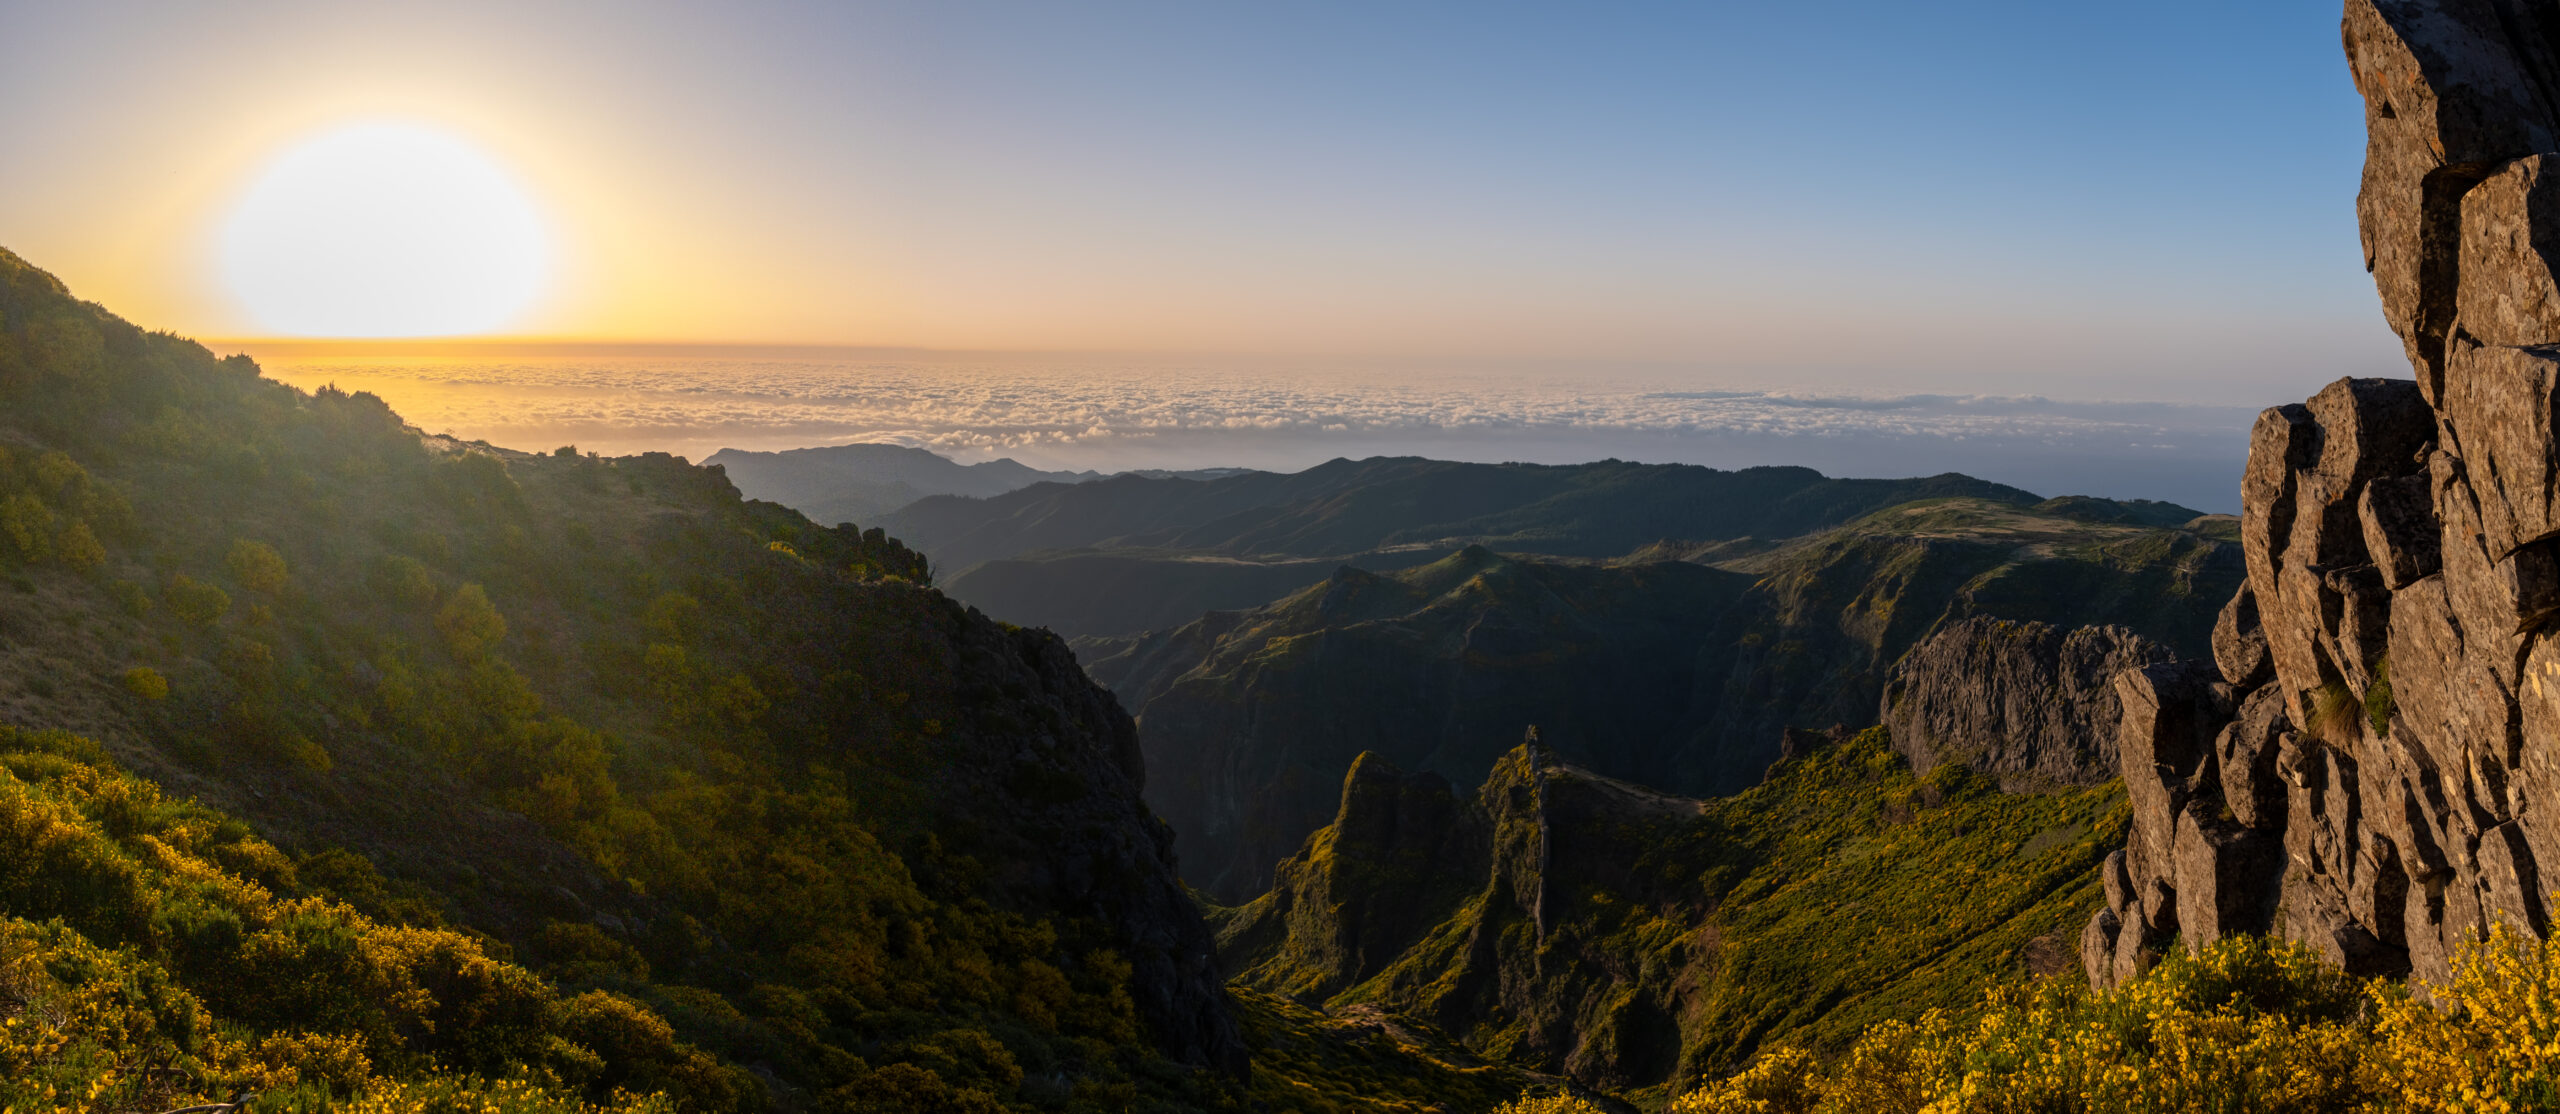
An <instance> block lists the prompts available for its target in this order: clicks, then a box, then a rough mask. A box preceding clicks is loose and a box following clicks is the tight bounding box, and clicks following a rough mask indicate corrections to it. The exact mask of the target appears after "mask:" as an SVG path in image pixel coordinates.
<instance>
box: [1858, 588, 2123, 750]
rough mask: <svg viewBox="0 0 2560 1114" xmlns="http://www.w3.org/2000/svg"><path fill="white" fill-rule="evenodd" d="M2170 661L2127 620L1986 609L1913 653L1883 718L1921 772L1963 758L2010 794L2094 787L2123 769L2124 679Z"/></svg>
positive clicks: (1890, 691)
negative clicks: (2070, 621)
mask: <svg viewBox="0 0 2560 1114" xmlns="http://www.w3.org/2000/svg"><path fill="white" fill-rule="evenodd" d="M2169 657H2170V655H2169V651H2168V649H2167V648H2166V647H2164V646H2161V645H2159V644H2157V643H2154V642H2152V641H2151V640H2149V639H2146V638H2144V637H2142V636H2141V635H2138V634H2135V633H2133V632H2132V631H2129V630H2126V629H2125V628H2123V627H2081V628H2079V629H2077V630H2071V631H2065V630H2063V629H2061V628H2059V627H2055V626H2053V625H2051V624H2049V623H2037V622H2012V621H2009V620H2006V619H1994V618H1989V617H1982V616H1977V617H1975V618H1971V619H1966V620H1964V621H1962V622H1959V623H1954V624H1950V625H1948V626H1946V627H1944V628H1942V629H1940V630H1939V631H1938V633H1936V634H1934V635H1931V636H1929V637H1928V638H1927V639H1925V640H1923V641H1922V642H1921V643H1920V644H1919V645H1917V646H1914V647H1912V648H1911V652H1910V653H1908V654H1906V655H1904V656H1903V658H1902V660H1901V661H1900V662H1899V663H1897V664H1896V665H1895V666H1894V671H1893V680H1892V682H1891V683H1890V684H1889V685H1888V686H1887V687H1886V689H1885V696H1884V707H1883V712H1882V715H1881V716H1880V717H1879V718H1880V719H1881V721H1882V722H1883V723H1884V725H1885V727H1886V728H1887V729H1889V730H1890V731H1892V733H1893V748H1894V749H1895V750H1897V751H1900V752H1901V753H1902V756H1903V757H1904V758H1905V759H1908V760H1909V761H1910V763H1911V768H1912V769H1913V770H1914V771H1917V772H1920V773H1927V772H1928V771H1930V770H1931V769H1933V768H1935V767H1936V766H1937V765H1938V764H1939V763H1941V762H1962V763H1964V764H1966V765H1968V766H1971V767H1973V768H1974V769H1976V770H1979V771H1981V772H1983V773H1985V774H1989V775H1991V776H1992V777H1994V778H1997V779H1998V780H1999V782H2000V785H2001V788H2003V789H2008V790H2012V791H2016V790H2020V789H2028V788H2037V787H2043V786H2051V785H2096V784H2098V783H2099V782H2102V781H2105V780H2107V779H2108V778H2111V777H2114V776H2116V753H2115V745H2114V744H2115V738H2116V733H2115V728H2116V723H2117V721H2118V720H2119V719H2120V718H2121V716H2122V712H2121V711H2120V709H2119V705H2118V702H2117V700H2116V692H2115V679H2116V675H2117V674H2119V673H2122V672H2124V671H2126V670H2128V669H2138V668H2140V667H2142V666H2146V665H2151V664H2154V663H2156V662H2163V661H2167V660H2168V659H2169Z"/></svg>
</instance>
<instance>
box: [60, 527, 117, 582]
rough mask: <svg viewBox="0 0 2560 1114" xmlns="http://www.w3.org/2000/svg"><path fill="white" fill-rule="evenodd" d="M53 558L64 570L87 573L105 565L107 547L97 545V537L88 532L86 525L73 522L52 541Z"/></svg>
mask: <svg viewBox="0 0 2560 1114" xmlns="http://www.w3.org/2000/svg"><path fill="white" fill-rule="evenodd" d="M53 556H54V559H55V560H57V561H60V562H62V565H63V567H64V568H67V569H70V570H71V571H73V572H87V571H89V570H91V569H94V568H97V567H98V566H99V565H102V564H105V563H106V560H107V547H105V546H103V545H100V544H98V536H97V535H96V534H93V533H90V532H89V524H88V523H86V522H81V521H78V520H74V521H73V522H72V523H71V525H69V526H65V527H63V528H62V534H61V536H60V537H57V538H55V539H54V540H53Z"/></svg>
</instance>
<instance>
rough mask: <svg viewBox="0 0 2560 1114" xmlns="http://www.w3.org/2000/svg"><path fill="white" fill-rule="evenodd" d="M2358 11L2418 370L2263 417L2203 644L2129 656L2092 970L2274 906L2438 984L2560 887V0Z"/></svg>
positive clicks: (2284, 929) (2371, 253)
mask: <svg viewBox="0 0 2560 1114" xmlns="http://www.w3.org/2000/svg"><path fill="white" fill-rule="evenodd" d="M2343 33H2344V39H2345V46H2346V54H2347V61H2348V69H2349V72H2350V74H2351V76H2352V78H2353V80H2354V82H2355V86H2356V90H2357V92H2358V93H2360V94H2362V96H2363V98H2364V104H2365V125H2366V131H2367V135H2368V142H2367V146H2366V152H2365V170H2364V181H2363V187H2362V190H2361V192H2360V193H2359V195H2358V197H2357V202H2356V211H2357V217H2358V222H2359V224H2360V226H2361V228H2362V232H2363V240H2364V249H2365V262H2366V266H2367V268H2368V269H2369V270H2371V271H2372V272H2373V278H2374V286H2375V288H2376V289H2377V290H2378V291H2379V292H2380V294H2381V297H2382V308H2383V313H2384V316H2385V317H2386V318H2388V320H2389V321H2390V324H2391V327H2392V329H2393V330H2394V331H2395V332H2397V333H2398V334H2399V336H2400V339H2401V341H2402V343H2403V344H2404V346H2405V347H2406V349H2407V352H2408V357H2409V363H2410V367H2411V369H2412V370H2413V371H2414V373H2415V381H2414V382H2410V381H2403V380H2385V379H2344V380H2340V381H2338V382H2336V383H2333V384H2331V385H2330V386H2329V387H2328V388H2326V389H2324V390H2322V391H2321V392H2320V393H2319V394H2317V395H2314V396H2312V397H2311V398H2310V399H2309V400H2308V401H2306V402H2303V403H2301V404H2297V405H2287V406H2279V407H2275V408H2274V409H2271V410H2268V411H2266V412H2265V413H2263V414H2261V415H2259V417H2258V422H2257V426H2256V428H2255V429H2254V430H2253V431H2252V434H2251V441H2250V450H2249V464H2248V468H2247V471H2246V473H2245V474H2244V476H2243V478H2242V486H2241V500H2242V513H2241V525H2242V545H2243V549H2244V550H2245V552H2246V556H2247V560H2248V580H2247V583H2246V585H2245V586H2244V587H2243V588H2242V589H2241V590H2240V594H2239V597H2238V598H2237V599H2235V600H2233V601H2232V605H2231V606H2230V607H2229V608H2227V609H2226V610H2225V611H2224V614H2223V621H2222V623H2221V625H2220V626H2219V627H2218V628H2217V630H2216V631H2215V635H2214V650H2215V653H2214V664H2213V665H2212V666H2210V667H2206V666H2201V665H2153V666H2150V667H2147V668H2144V669H2140V670H2134V671H2130V672H2127V673H2125V674H2123V675H2121V676H2120V678H2119V679H2118V681H2117V686H2118V687H2117V695H2118V697H2119V698H2120V701H2121V703H2122V706H2123V714H2124V719H2123V723H2122V725H2121V728H2120V735H2119V739H2118V759H2119V764H2120V767H2121V770H2122V773H2123V775H2124V779H2125V787H2126V791H2127V794H2128V796H2129V797H2130V798H2131V800H2132V803H2133V812H2134V819H2133V830H2132V834H2131V837H2130V839H2129V840H2128V842H2127V844H2126V846H2125V848H2124V850H2123V851H2121V852H2119V853H2117V855H2116V856H2115V857H2113V858H2111V859H2110V860H2108V862H2107V865H2106V869H2105V875H2104V880H2105V889H2106V895H2107V907H2106V909H2104V910H2102V911H2101V912H2099V913H2098V914H2097V916H2095V917H2094V918H2092V919H2091V920H2090V922H2089V925H2088V928H2087V929H2086V931H2085V932H2084V933H2083V935H2082V939H2081V957H2082V961H2083V963H2084V964H2085V965H2086V967H2087V969H2088V972H2089V977H2090V980H2091V981H2092V982H2093V983H2095V984H2097V985H2100V986H2106V985H2112V984H2114V983H2116V982H2120V981H2122V980H2123V979H2126V978H2129V977H2131V976H2132V975H2134V974H2136V973H2138V972H2140V971H2141V970H2142V969H2143V968H2145V967H2146V966H2148V965H2149V964H2150V963H2151V962H2152V961H2153V959H2154V958H2156V957H2157V956H2158V954H2159V953H2160V952H2161V951H2162V950H2163V949H2164V948H2166V947H2167V946H2168V945H2169V944H2171V943H2172V942H2173V941H2179V940H2183V941H2185V942H2186V943H2187V944H2189V945H2190V946H2193V945H2198V944H2202V943H2204V942H2207V941H2210V940H2213V939H2215V938H2216V937H2219V936H2222V935H2225V934H2228V933H2234V932H2265V931H2273V932H2277V933H2280V934H2282V935H2284V936H2287V937H2290V938H2293V939H2296V940H2301V941H2304V942H2306V943H2308V944H2310V945H2312V946H2314V947H2315V948H2317V949H2319V950H2320V951H2322V952H2324V953H2326V954H2327V955H2328V957H2329V958H2330V959H2332V960H2334V961H2336V962H2338V963H2340V964H2342V965H2344V966H2345V967H2346V968H2347V969H2349V970H2350V971H2354V972H2357V973H2360V974H2386V975H2387V974H2402V973H2414V974H2416V975H2418V976H2421V977H2425V978H2428V979H2431V980H2438V981H2441V980H2444V979H2446V978H2447V977H2448V976H2449V973H2450V963H2451V961H2452V958H2453V954H2454V952H2455V950H2456V949H2457V948H2458V947H2460V945H2461V944H2462V943H2463V942H2465V941H2468V940H2476V939H2479V938H2480V937H2481V936H2482V935H2483V934H2484V933H2485V932H2486V930H2487V928H2488V926H2489V925H2491V924H2493V923H2496V922H2500V921H2503V922H2506V923H2508V924H2511V925H2513V926H2514V927H2516V928H2518V929H2523V930H2529V931H2533V932H2536V933H2540V932H2543V931H2545V930H2546V929H2547V928H2548V925H2549V916H2550V911H2549V909H2548V908H2547V905H2546V902H2547V901H2548V900H2549V895H2550V894H2552V893H2553V892H2554V891H2555V890H2560V625H2555V623H2554V619H2555V617H2560V433H2556V432H2555V425H2560V284H2556V283H2555V272H2560V181H2555V176H2554V175H2552V174H2547V173H2546V170H2551V169H2560V162H2554V160H2560V9H2554V8H2553V7H2552V6H2551V5H2549V4H2545V3H2528V2H2525V0H2348V3H2347V6H2346V16H2345V20H2344V24H2343Z"/></svg>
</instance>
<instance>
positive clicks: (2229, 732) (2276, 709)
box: [2213, 686, 2293, 828]
mask: <svg viewBox="0 0 2560 1114" xmlns="http://www.w3.org/2000/svg"><path fill="white" fill-rule="evenodd" d="M2292 733H2293V725H2292V723H2291V722H2290V721H2289V720H2287V719H2286V718H2285V714H2284V694H2283V693H2281V692H2279V691H2278V690H2277V689H2276V688H2275V687H2274V686H2268V687H2265V688H2261V689H2258V690H2257V691H2255V692H2252V693H2250V694H2249V695H2248V697H2247V698H2245V699H2243V700H2242V701H2241V702H2240V711H2239V713H2238V714H2237V715H2235V716H2233V717H2232V719H2231V722H2230V723H2229V724H2226V725H2224V727H2223V728H2222V731H2221V733H2220V734H2217V735H2215V736H2214V737H2213V754H2214V769H2215V771H2216V773H2217V774H2218V775H2219V779H2220V783H2221V789H2222V793H2221V796H2222V800H2223V802H2224V806H2225V807H2227V808H2229V809H2230V810H2231V815H2232V817H2233V818H2234V819H2236V820H2238V821H2239V822H2240V823H2241V824H2243V825H2245V826H2248V827H2252V828H2281V827H2283V826H2284V818H2285V807H2284V798H2285V785H2284V779H2283V778H2282V777H2279V776H2278V775H2277V773H2276V756H2277V755H2278V754H2279V753H2280V752H2281V751H2282V749H2283V744H2284V739H2285V736H2287V735H2290V734H2292Z"/></svg>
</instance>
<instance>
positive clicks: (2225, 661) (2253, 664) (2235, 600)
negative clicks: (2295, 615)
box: [2213, 584, 2275, 689]
mask: <svg viewBox="0 0 2560 1114" xmlns="http://www.w3.org/2000/svg"><path fill="white" fill-rule="evenodd" d="M2213 663H2214V665H2215V666H2216V667H2218V668H2220V669H2221V670H2222V679H2223V681H2224V682H2225V683H2227V684H2229V685H2231V686H2232V687H2234V688H2243V689H2245V688H2255V687H2257V686H2258V685H2260V684H2263V683H2265V682H2266V681H2267V680H2268V679H2269V678H2271V677H2274V676H2275V663H2274V662H2273V661H2272V660H2270V659H2269V658H2268V657H2267V632H2266V631H2265V630H2264V629H2263V628H2261V627H2260V626H2259V625H2258V596H2257V593H2255V592H2252V591H2250V590H2249V586H2248V585H2246V584H2243V585H2241V586H2240V590H2239V591H2238V592H2234V593H2232V596H2231V602H2230V603H2228V604H2225V605H2223V608H2222V615H2221V617H2220V618H2218V619H2216V620H2215V621H2214V624H2213Z"/></svg>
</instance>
